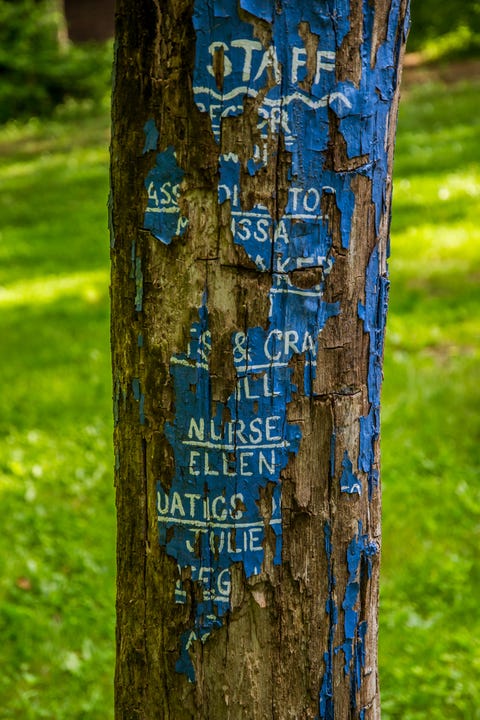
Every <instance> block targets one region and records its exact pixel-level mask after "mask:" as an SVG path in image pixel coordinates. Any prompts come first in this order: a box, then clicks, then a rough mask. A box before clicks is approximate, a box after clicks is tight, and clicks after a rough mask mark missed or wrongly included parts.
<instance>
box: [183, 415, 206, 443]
mask: <svg viewBox="0 0 480 720" xmlns="http://www.w3.org/2000/svg"><path fill="white" fill-rule="evenodd" d="M194 435H195V439H196V440H204V439H205V419H204V418H203V417H201V418H199V419H198V422H197V420H196V419H195V418H194V417H192V418H190V424H189V426H188V432H187V436H188V437H189V438H190V439H192V438H193V436H194Z"/></svg>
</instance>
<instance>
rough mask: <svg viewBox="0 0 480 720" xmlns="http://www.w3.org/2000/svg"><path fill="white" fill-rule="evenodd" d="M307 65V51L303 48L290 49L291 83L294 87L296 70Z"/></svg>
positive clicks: (296, 75) (296, 81)
mask: <svg viewBox="0 0 480 720" xmlns="http://www.w3.org/2000/svg"><path fill="white" fill-rule="evenodd" d="M306 65H307V51H306V50H305V48H301V47H294V48H293V49H292V83H293V84H294V85H295V84H296V83H298V70H299V68H303V67H306Z"/></svg>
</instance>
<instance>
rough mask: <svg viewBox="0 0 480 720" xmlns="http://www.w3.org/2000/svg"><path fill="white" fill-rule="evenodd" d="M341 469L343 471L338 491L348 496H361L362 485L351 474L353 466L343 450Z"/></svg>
mask: <svg viewBox="0 0 480 720" xmlns="http://www.w3.org/2000/svg"><path fill="white" fill-rule="evenodd" d="M342 468H343V470H342V474H341V476H340V490H341V491H342V492H345V493H348V494H349V495H354V494H357V495H361V494H362V483H361V482H360V479H359V478H358V477H357V476H356V475H355V473H354V472H353V464H352V461H351V460H350V458H349V457H348V450H345V452H344V453H343V460H342Z"/></svg>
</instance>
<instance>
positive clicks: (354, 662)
mask: <svg viewBox="0 0 480 720" xmlns="http://www.w3.org/2000/svg"><path fill="white" fill-rule="evenodd" d="M362 530H363V527H362V522H361V521H360V520H359V521H358V532H357V534H356V535H355V536H354V537H353V538H352V540H351V541H350V543H349V545H348V549H347V567H348V581H347V586H346V588H345V594H344V598H343V602H342V610H343V613H344V635H345V642H344V643H343V645H341V646H340V647H339V648H336V652H338V651H339V650H342V651H343V653H344V657H345V665H344V671H345V675H350V682H351V686H350V687H351V701H352V707H356V699H355V698H356V694H357V691H358V690H359V688H360V685H361V682H362V669H363V667H364V666H365V636H366V633H367V629H368V626H367V623H366V621H361V622H359V613H358V609H356V608H357V603H358V599H359V594H360V586H361V584H362V581H363V580H364V579H370V577H371V572H372V557H374V556H375V555H377V554H378V545H377V543H376V542H375V541H373V540H370V539H369V537H368V535H366V534H362Z"/></svg>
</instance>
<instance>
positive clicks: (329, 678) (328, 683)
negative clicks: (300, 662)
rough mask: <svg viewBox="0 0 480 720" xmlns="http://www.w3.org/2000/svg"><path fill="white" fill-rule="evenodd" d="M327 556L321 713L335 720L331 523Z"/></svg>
mask: <svg viewBox="0 0 480 720" xmlns="http://www.w3.org/2000/svg"><path fill="white" fill-rule="evenodd" d="M323 533H324V546H325V555H326V556H327V576H328V595H327V600H326V603H325V612H326V614H327V617H328V623H329V630H328V651H327V652H326V653H325V654H324V656H323V660H324V663H325V672H324V674H323V680H322V686H321V688H320V697H319V713H320V718H322V720H334V718H335V708H334V702H333V656H334V649H333V643H334V639H335V628H336V626H337V622H338V610H337V605H336V603H335V599H334V590H335V584H336V583H335V575H334V573H333V562H332V530H331V528H330V525H329V523H327V522H326V523H325V524H324V526H323Z"/></svg>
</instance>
